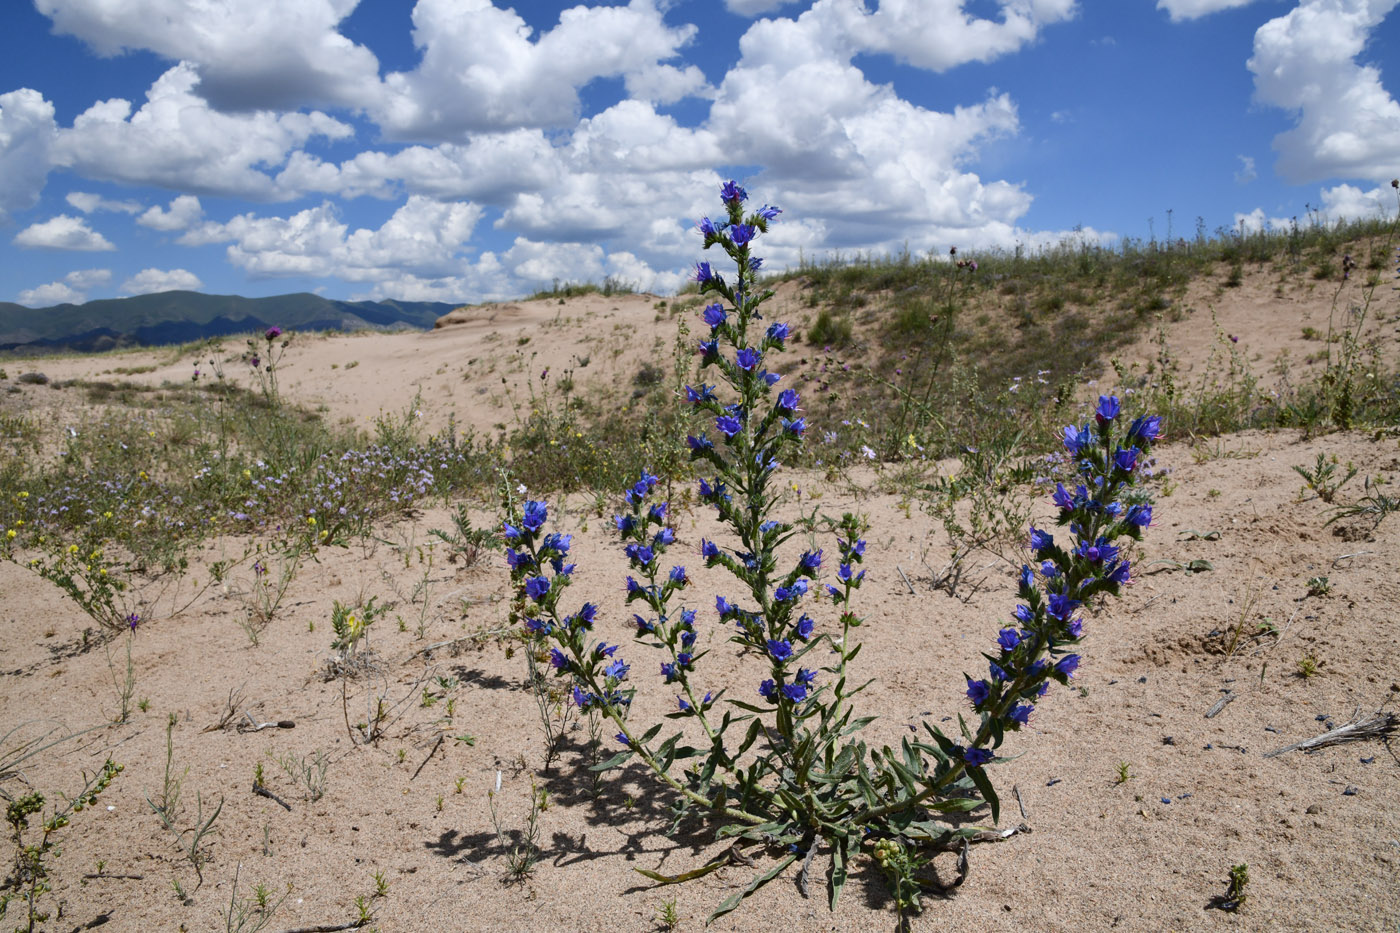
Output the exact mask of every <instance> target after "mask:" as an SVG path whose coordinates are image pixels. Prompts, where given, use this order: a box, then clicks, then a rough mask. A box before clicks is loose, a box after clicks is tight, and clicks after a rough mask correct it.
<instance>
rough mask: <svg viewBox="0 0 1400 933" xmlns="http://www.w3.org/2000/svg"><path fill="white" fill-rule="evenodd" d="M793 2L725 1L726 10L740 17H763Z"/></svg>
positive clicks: (763, 0) (767, 0)
mask: <svg viewBox="0 0 1400 933" xmlns="http://www.w3.org/2000/svg"><path fill="white" fill-rule="evenodd" d="M792 2H793V0H724V6H725V9H727V10H729V12H731V13H734V14H735V15H738V16H762V15H763V14H765V13H772V12H774V11H776V10H779V9H782V8H783V7H785V6H787V5H788V4H790V3H792Z"/></svg>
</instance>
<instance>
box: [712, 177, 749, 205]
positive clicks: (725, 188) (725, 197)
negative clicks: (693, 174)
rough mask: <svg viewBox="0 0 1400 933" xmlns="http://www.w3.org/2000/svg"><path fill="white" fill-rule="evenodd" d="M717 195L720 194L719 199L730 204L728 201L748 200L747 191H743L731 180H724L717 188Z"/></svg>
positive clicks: (735, 202)
mask: <svg viewBox="0 0 1400 933" xmlns="http://www.w3.org/2000/svg"><path fill="white" fill-rule="evenodd" d="M719 196H720V200H722V201H724V202H725V203H726V204H730V203H734V204H737V203H740V202H742V201H746V200H748V197H749V193H748V192H747V191H745V190H744V189H743V188H740V187H739V185H738V184H736V183H735V182H734V181H732V180H731V181H726V182H725V183H724V184H723V185H722V186H721V187H720V189H719Z"/></svg>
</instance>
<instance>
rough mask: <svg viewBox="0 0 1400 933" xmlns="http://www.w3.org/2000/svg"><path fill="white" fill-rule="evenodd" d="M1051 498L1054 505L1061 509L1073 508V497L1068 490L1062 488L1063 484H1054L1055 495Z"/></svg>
mask: <svg viewBox="0 0 1400 933" xmlns="http://www.w3.org/2000/svg"><path fill="white" fill-rule="evenodd" d="M1051 498H1052V499H1053V501H1054V503H1055V505H1056V506H1057V507H1059V508H1061V509H1072V508H1074V497H1073V496H1071V495H1070V494H1069V490H1068V489H1066V488H1065V487H1064V484H1063V483H1056V484H1055V494H1054V496H1052V497H1051Z"/></svg>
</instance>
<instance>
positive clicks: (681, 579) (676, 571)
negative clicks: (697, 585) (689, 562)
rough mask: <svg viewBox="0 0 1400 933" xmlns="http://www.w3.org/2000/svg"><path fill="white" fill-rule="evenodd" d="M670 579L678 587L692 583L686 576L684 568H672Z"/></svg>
mask: <svg viewBox="0 0 1400 933" xmlns="http://www.w3.org/2000/svg"><path fill="white" fill-rule="evenodd" d="M670 579H671V582H672V583H674V584H676V585H677V586H685V585H686V584H687V583H689V582H690V578H689V577H687V576H686V575H685V568H684V567H672V568H671V577H670Z"/></svg>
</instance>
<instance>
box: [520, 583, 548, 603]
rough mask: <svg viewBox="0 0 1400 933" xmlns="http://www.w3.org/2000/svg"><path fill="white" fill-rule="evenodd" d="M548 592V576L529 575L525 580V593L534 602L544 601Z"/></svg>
mask: <svg viewBox="0 0 1400 933" xmlns="http://www.w3.org/2000/svg"><path fill="white" fill-rule="evenodd" d="M548 593H549V578H548V577H531V578H530V579H528V580H526V581H525V595H526V596H529V597H530V598H531V599H533V600H534V601H535V602H537V603H539V602H544V598H545V596H546V595H548Z"/></svg>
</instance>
